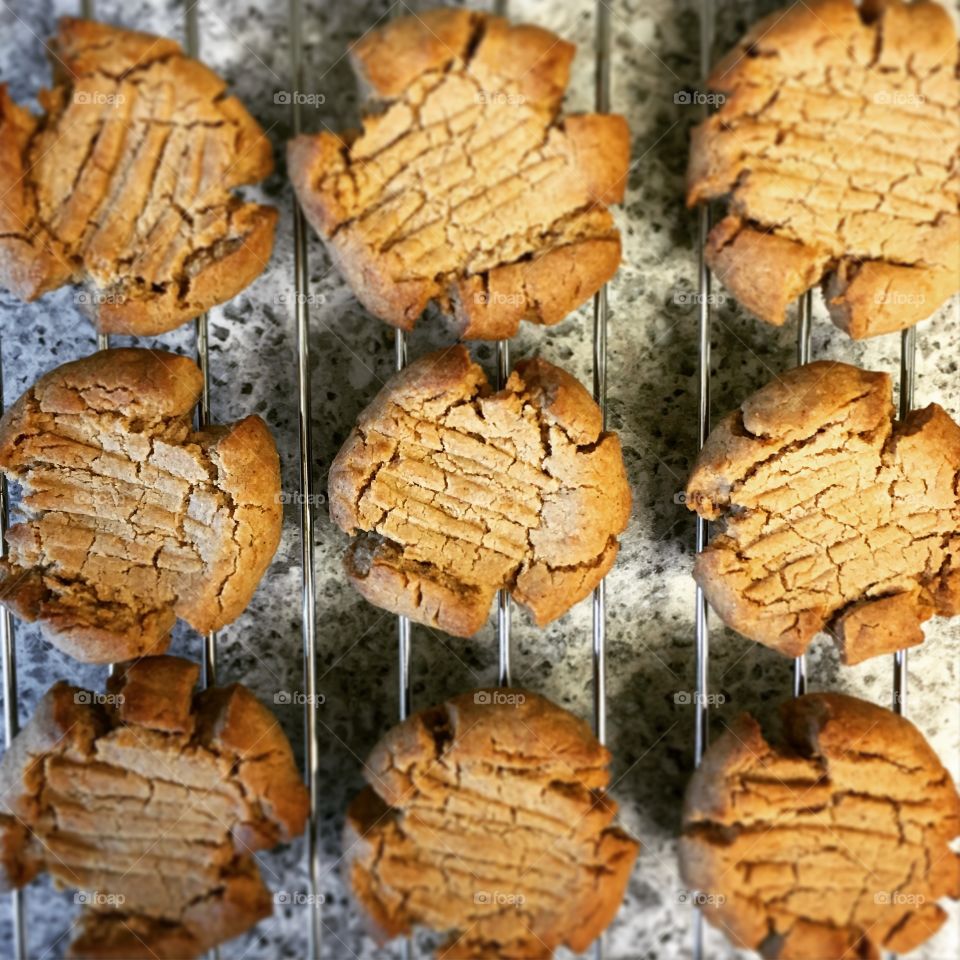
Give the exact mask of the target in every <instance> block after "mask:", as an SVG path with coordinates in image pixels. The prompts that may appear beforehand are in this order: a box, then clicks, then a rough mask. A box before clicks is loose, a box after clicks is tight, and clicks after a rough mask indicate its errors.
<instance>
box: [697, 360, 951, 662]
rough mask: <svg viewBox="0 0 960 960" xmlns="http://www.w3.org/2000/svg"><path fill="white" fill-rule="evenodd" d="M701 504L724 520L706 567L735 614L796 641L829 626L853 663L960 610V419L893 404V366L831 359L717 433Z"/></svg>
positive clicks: (769, 635) (791, 644) (756, 630)
mask: <svg viewBox="0 0 960 960" xmlns="http://www.w3.org/2000/svg"><path fill="white" fill-rule="evenodd" d="M687 505H688V506H689V508H690V509H691V510H696V511H697V513H699V514H700V516H702V517H705V518H706V519H708V520H722V521H723V523H724V526H723V530H722V532H721V533H720V534H719V535H718V536H716V537H714V538H713V540H712V541H711V542H710V544H709V545H708V546H707V548H706V549H705V550H704V551H703V552H702V553H701V554H699V556H698V557H697V560H696V565H695V567H694V576H695V577H696V579H697V582H698V583H699V584H700V585H701V586H702V587H703V589H704V592H705V593H706V595H707V599H708V600H709V601H710V604H711V605H712V606H713V608H714V609H715V610H716V611H717V613H718V614H719V615H720V617H721V618H722V619H723V620H724V622H725V623H727V624H729V625H730V626H731V627H733V628H734V629H736V630H739V631H740V632H741V633H742V634H743V635H744V636H747V637H750V639H752V640H756V641H758V642H759V643H763V644H766V645H767V646H768V647H773V648H774V649H775V650H779V651H780V652H781V653H784V654H787V655H788V656H797V655H798V654H801V653H803V652H804V651H805V650H806V649H807V646H808V645H809V643H810V641H811V640H812V638H813V636H814V635H815V634H816V633H817V632H818V631H820V630H830V631H831V632H832V633H833V635H834V636H835V638H836V639H837V641H838V643H839V644H840V648H841V654H842V656H843V659H844V662H845V663H859V662H860V661H861V660H866V659H867V658H869V657H873V656H876V655H877V654H880V653H889V652H891V651H893V650H899V649H902V648H904V647H909V646H913V645H914V644H918V643H921V642H922V641H923V630H922V629H921V626H920V624H921V623H922V622H923V621H924V620H927V619H929V618H930V617H931V616H933V615H934V614H935V613H936V614H940V615H941V616H955V615H956V614H958V613H960V427H958V426H957V424H956V423H954V422H953V420H951V419H950V417H949V416H948V415H947V413H946V412H945V411H944V410H943V409H942V408H941V407H939V406H937V405H936V404H935V403H933V404H930V406H928V407H925V408H924V409H923V410H914V411H912V412H911V413H910V414H909V415H908V417H907V418H906V420H904V421H902V422H900V421H897V420H895V419H894V411H893V404H892V402H891V383H890V377H888V376H887V375H886V374H885V373H871V372H869V371H866V370H860V369H858V368H857V367H852V366H848V365H847V364H844V363H833V362H831V361H826V360H822V361H818V362H816V363H810V364H807V365H806V366H803V367H798V368H797V369H794V370H790V371H788V372H787V373H785V374H783V375H782V376H781V377H779V378H778V379H777V380H775V381H773V382H772V383H770V384H768V385H767V386H765V387H764V388H763V389H761V390H759V391H757V393H755V394H754V395H753V396H752V397H750V398H749V399H748V400H746V401H745V402H744V403H743V404H742V405H741V407H740V409H739V410H735V411H734V412H733V413H731V414H729V415H728V416H726V417H724V419H723V420H722V421H721V422H720V423H719V424H718V425H717V427H716V428H715V429H714V430H713V432H712V433H711V434H710V436H709V438H708V440H707V442H706V444H705V445H704V448H703V450H702V451H701V453H700V456H699V457H698V459H697V462H696V465H695V466H694V469H693V473H692V474H691V477H690V480H689V482H688V484H687Z"/></svg>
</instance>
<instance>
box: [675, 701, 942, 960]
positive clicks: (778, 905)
mask: <svg viewBox="0 0 960 960" xmlns="http://www.w3.org/2000/svg"><path fill="white" fill-rule="evenodd" d="M782 715H783V733H782V737H781V738H780V742H777V743H770V742H768V740H767V739H765V738H764V735H763V733H762V732H761V730H760V726H759V725H758V724H757V722H756V721H755V720H754V719H753V718H752V717H750V716H749V715H747V714H744V715H742V716H741V717H739V718H738V719H737V720H736V721H734V723H733V724H732V725H731V727H730V728H729V729H728V730H727V731H726V732H725V733H724V734H723V735H722V736H721V737H720V738H719V739H718V740H717V741H716V743H714V744H713V745H712V746H711V747H710V749H709V750H708V751H707V754H706V756H705V758H704V761H703V764H702V765H701V766H700V767H699V769H698V770H697V772H696V773H695V774H694V775H693V779H692V780H691V781H690V785H689V787H688V789H687V796H686V802H685V804H684V812H683V837H682V840H681V843H680V864H681V872H682V874H683V879H684V882H685V883H687V884H688V885H689V887H690V888H691V889H693V890H697V891H698V892H699V894H700V899H701V904H702V909H703V911H704V913H705V914H706V917H707V919H708V920H709V921H710V922H711V923H713V924H715V925H716V926H717V927H719V928H720V929H722V930H723V931H724V933H725V934H726V935H727V936H728V937H729V938H730V939H731V940H732V941H733V942H734V943H735V944H737V945H738V946H741V947H748V948H751V949H754V950H757V951H759V952H760V954H761V955H762V956H764V957H767V958H769V960H810V958H814V957H815V958H816V960H879V957H880V956H881V953H882V952H885V951H888V950H889V951H893V952H894V953H897V954H904V953H909V952H910V951H911V950H913V949H914V948H916V947H918V946H919V945H920V944H921V943H923V942H924V941H925V940H927V939H928V938H929V937H931V936H932V935H933V934H934V933H936V931H937V929H938V928H939V927H940V926H941V925H942V924H943V922H944V920H945V919H946V914H945V913H944V911H943V909H942V908H941V907H940V906H939V905H938V904H937V901H938V900H939V899H941V898H942V897H953V898H956V897H958V896H960V858H958V856H957V854H956V853H954V852H953V851H952V850H951V849H950V843H951V842H952V841H953V840H954V839H955V838H956V837H957V835H958V833H960V797H958V796H957V789H956V787H955V786H954V783H953V781H952V780H951V778H950V774H949V773H948V772H947V771H946V770H945V769H944V767H943V765H942V764H941V763H940V761H939V759H938V758H937V755H936V754H935V753H934V752H933V750H932V749H931V747H930V745H929V744H928V743H927V741H926V740H925V739H924V737H923V734H921V733H920V731H919V730H917V728H916V727H914V726H913V724H912V723H910V721H909V720H906V719H905V718H903V717H899V716H897V715H896V714H894V713H892V712H890V711H889V710H885V709H883V708H882V707H877V706H874V705H873V704H869V703H864V702H863V701H862V700H857V699H855V698H853V697H848V696H842V695H840V694H830V693H822V694H821V693H817V694H808V695H806V696H803V697H800V698H799V699H796V700H791V701H788V702H787V703H785V704H784V705H783V708H782Z"/></svg>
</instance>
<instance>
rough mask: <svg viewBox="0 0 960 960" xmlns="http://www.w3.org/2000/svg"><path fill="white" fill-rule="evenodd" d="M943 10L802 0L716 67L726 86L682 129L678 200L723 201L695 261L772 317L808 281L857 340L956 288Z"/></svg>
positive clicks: (955, 187)
mask: <svg viewBox="0 0 960 960" xmlns="http://www.w3.org/2000/svg"><path fill="white" fill-rule="evenodd" d="M957 49H958V48H957V34H956V30H955V28H954V25H953V21H952V20H951V18H950V16H949V15H948V13H947V11H946V10H945V9H944V8H943V7H942V6H941V5H940V4H939V3H934V2H924V0H917V2H914V3H901V2H899V0H887V2H884V0H865V2H863V3H861V4H860V6H859V7H857V6H855V5H854V4H853V2H852V0H811V2H809V3H798V4H795V5H794V6H792V7H790V8H789V9H787V10H780V11H777V12H776V13H772V14H771V15H770V16H769V17H767V18H766V19H764V20H761V21H760V22H759V23H758V24H757V25H756V26H755V27H753V28H752V29H751V30H750V31H749V32H748V33H747V35H746V36H745V37H744V38H743V39H742V40H741V41H740V43H739V44H738V45H737V46H736V47H735V48H734V49H733V50H732V51H731V52H730V53H729V54H728V55H727V56H726V57H725V58H724V59H723V60H722V61H721V62H720V63H719V64H718V65H717V66H716V68H715V69H714V70H713V72H712V74H711V76H710V80H709V84H710V87H711V88H712V89H713V90H715V91H718V92H720V93H721V94H723V95H724V96H725V100H724V101H723V103H722V106H721V107H720V109H719V110H718V111H717V112H716V113H714V114H713V115H712V116H711V117H709V118H708V119H707V120H706V121H704V122H703V123H702V124H701V125H700V126H698V127H697V128H696V129H695V130H694V132H693V136H692V143H691V153H690V166H689V170H688V176H687V179H688V192H687V201H688V203H689V204H690V205H691V206H692V205H694V204H698V203H706V202H708V201H710V200H714V199H719V198H724V199H725V200H726V203H727V205H728V215H727V216H726V217H725V218H724V219H723V220H721V221H720V222H719V223H718V224H717V225H716V226H715V227H714V228H713V230H712V231H711V233H710V236H709V238H708V240H707V249H706V256H707V262H708V263H709V264H710V266H711V267H713V269H714V270H715V271H716V272H717V274H718V276H719V278H720V279H721V280H722V281H723V283H724V285H725V286H726V287H727V289H728V290H730V292H731V293H732V294H733V295H734V296H735V297H736V298H737V300H739V301H740V303H742V304H743V305H744V306H745V307H746V308H747V309H748V310H750V311H751V312H753V313H755V314H756V315H757V316H758V317H760V318H761V319H763V320H766V321H767V322H769V323H773V324H782V323H783V322H784V320H785V316H786V308H787V305H788V304H789V303H790V302H791V301H793V300H794V299H795V298H797V297H798V296H800V295H801V294H802V293H804V292H805V291H806V290H808V289H810V288H811V287H813V286H815V285H816V284H817V283H821V282H822V284H823V293H824V298H825V300H826V302H827V306H828V307H829V310H830V314H831V316H832V317H833V320H834V322H835V323H836V324H837V326H838V327H840V328H841V329H843V330H845V331H846V332H847V333H848V334H850V336H852V337H855V338H861V337H870V336H875V335H877V334H881V333H887V332H889V331H892V330H900V329H903V328H905V327H909V326H911V325H913V324H914V323H917V322H918V321H919V320H922V319H924V318H925V317H928V316H930V314H932V313H933V312H934V311H935V310H936V309H937V308H938V307H939V306H940V305H941V304H943V303H944V302H945V301H946V300H947V299H949V298H950V297H951V296H952V295H953V294H954V293H956V292H957V290H960V258H958V256H957V250H958V249H960V213H958V202H960V166H958V164H957V145H958V142H960V78H958V75H957V69H958V59H957Z"/></svg>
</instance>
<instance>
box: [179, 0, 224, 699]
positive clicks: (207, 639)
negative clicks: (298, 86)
mask: <svg viewBox="0 0 960 960" xmlns="http://www.w3.org/2000/svg"><path fill="white" fill-rule="evenodd" d="M198 6H199V0H187V3H186V16H185V23H184V45H183V46H184V50H186V53H187V56H188V57H194V58H199V56H200V26H199V22H198V16H197V8H198ZM194 327H195V332H196V356H197V366H199V367H200V372H201V374H202V375H203V389H202V391H201V393H200V404H199V406H198V407H197V428H198V429H199V430H203V429H204V428H205V427H206V426H208V425H209V423H210V340H209V318H208V316H207V314H206V313H204V314H202V315H201V316H199V317H197V319H196V320H195V321H194ZM202 682H203V685H204V686H205V687H212V686H213V685H214V684H215V683H216V682H217V635H216V634H215V633H208V634H206V635H205V636H204V638H203V680H202Z"/></svg>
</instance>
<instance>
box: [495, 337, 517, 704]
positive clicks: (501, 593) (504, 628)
mask: <svg viewBox="0 0 960 960" xmlns="http://www.w3.org/2000/svg"><path fill="white" fill-rule="evenodd" d="M509 379H510V341H509V340H498V341H497V389H498V390H502V389H503V388H504V387H505V386H506V385H507V380H509ZM512 618H513V603H512V601H511V599H510V591H509V590H498V591H497V649H498V651H499V660H500V669H499V671H498V679H497V683H498V684H499V686H501V687H509V686H510V659H511V658H510V653H511V650H510V627H511V622H512Z"/></svg>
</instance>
